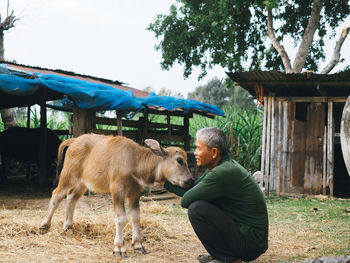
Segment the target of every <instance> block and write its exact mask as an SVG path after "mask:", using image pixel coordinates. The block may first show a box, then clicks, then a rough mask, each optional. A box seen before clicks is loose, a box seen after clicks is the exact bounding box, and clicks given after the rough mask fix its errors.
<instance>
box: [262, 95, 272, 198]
mask: <svg viewBox="0 0 350 263" xmlns="http://www.w3.org/2000/svg"><path fill="white" fill-rule="evenodd" d="M271 107H272V96H271V93H270V94H269V96H268V107H267V111H268V112H267V113H268V114H267V127H266V135H267V138H266V150H265V173H264V174H265V178H264V181H265V191H266V195H267V196H269V191H270V189H269V187H270V186H269V176H270V154H271Z"/></svg>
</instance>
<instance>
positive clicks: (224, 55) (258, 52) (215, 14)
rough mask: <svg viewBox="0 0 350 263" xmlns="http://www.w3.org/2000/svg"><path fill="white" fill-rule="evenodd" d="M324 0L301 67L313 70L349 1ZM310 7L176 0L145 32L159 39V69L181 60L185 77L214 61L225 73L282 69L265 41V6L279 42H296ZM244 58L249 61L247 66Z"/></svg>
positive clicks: (349, 9) (274, 1)
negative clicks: (271, 12) (225, 70)
mask: <svg viewBox="0 0 350 263" xmlns="http://www.w3.org/2000/svg"><path fill="white" fill-rule="evenodd" d="M323 2H324V3H323V5H324V7H323V9H322V12H321V18H320V22H319V28H318V30H317V31H316V35H315V36H314V38H315V41H313V43H312V45H311V47H310V49H309V51H308V52H309V53H308V56H307V60H306V64H305V66H304V68H306V69H309V70H314V71H317V69H318V63H319V62H320V61H322V60H324V58H325V54H324V45H325V42H324V39H328V38H332V37H334V33H335V29H336V28H337V27H338V26H339V24H340V23H341V22H343V21H344V20H345V18H346V17H347V16H349V13H350V4H349V1H348V0H328V1H323ZM312 5H313V1H297V0H292V1H281V0H258V1H248V0H243V1H242V0H208V1H198V0H178V1H177V4H176V5H172V6H171V8H170V10H169V13H168V14H161V15H158V16H157V18H156V19H155V20H154V21H153V23H151V24H150V25H149V27H148V30H150V31H152V32H154V34H155V36H156V37H157V38H158V39H159V40H160V41H159V44H158V45H157V46H156V49H157V50H159V51H161V52H162V62H161V66H162V68H163V69H166V70H168V69H170V68H171V67H172V66H173V65H174V63H179V64H181V65H183V66H184V76H185V77H188V76H189V75H190V74H191V73H192V68H193V67H195V66H199V67H200V68H201V70H202V72H201V74H200V76H199V78H201V77H203V76H204V75H205V74H206V72H207V70H208V69H210V68H211V67H212V66H213V65H220V66H221V67H223V68H225V69H227V70H229V71H242V70H245V69H268V70H283V69H284V68H283V65H282V60H281V58H280V57H279V55H278V54H277V52H276V51H275V49H274V48H272V45H271V43H270V42H267V41H266V32H267V12H266V8H271V9H273V15H274V22H275V23H274V26H275V33H276V36H277V37H278V39H280V41H281V44H286V43H287V42H290V38H291V39H293V40H294V44H295V46H297V45H298V44H299V43H300V41H301V39H302V38H303V35H304V31H305V28H306V26H307V24H308V21H309V18H310V15H311V9H312ZM327 30H330V31H331V32H327ZM327 33H328V35H327ZM268 43H269V44H268ZM244 62H248V63H247V64H248V66H247V67H244V66H243V64H244Z"/></svg>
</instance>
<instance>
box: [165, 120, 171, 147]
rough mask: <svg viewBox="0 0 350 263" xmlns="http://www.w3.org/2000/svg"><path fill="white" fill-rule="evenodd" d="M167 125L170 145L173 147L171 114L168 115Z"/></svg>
mask: <svg viewBox="0 0 350 263" xmlns="http://www.w3.org/2000/svg"><path fill="white" fill-rule="evenodd" d="M166 120H167V125H168V145H169V146H170V145H171V123H170V113H168V114H167V115H166Z"/></svg>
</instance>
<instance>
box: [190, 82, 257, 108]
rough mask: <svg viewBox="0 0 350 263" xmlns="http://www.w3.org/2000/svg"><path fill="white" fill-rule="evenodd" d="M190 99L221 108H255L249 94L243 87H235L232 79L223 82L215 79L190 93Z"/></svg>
mask: <svg viewBox="0 0 350 263" xmlns="http://www.w3.org/2000/svg"><path fill="white" fill-rule="evenodd" d="M188 98H189V99H194V100H198V101H201V102H204V103H207V104H213V105H216V106H218V107H219V108H222V107H224V106H232V105H234V106H236V107H239V108H242V109H252V108H255V104H254V102H253V100H252V99H251V97H250V95H249V93H248V92H247V91H246V90H244V89H242V88H241V87H239V86H235V85H234V83H233V82H232V81H231V80H230V79H225V80H223V81H221V80H219V79H218V78H213V79H212V80H210V81H209V82H208V84H206V85H203V86H198V87H197V88H196V89H195V90H194V91H193V92H189V93H188Z"/></svg>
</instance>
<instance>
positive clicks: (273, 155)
mask: <svg viewBox="0 0 350 263" xmlns="http://www.w3.org/2000/svg"><path fill="white" fill-rule="evenodd" d="M271 97H272V98H271V151H270V152H271V154H270V173H269V176H270V178H269V190H271V189H274V178H275V162H276V149H275V147H276V145H275V141H276V138H275V137H276V134H277V133H276V118H275V104H276V98H275V94H274V93H272V94H271Z"/></svg>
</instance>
